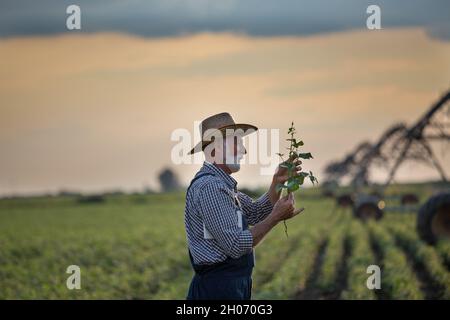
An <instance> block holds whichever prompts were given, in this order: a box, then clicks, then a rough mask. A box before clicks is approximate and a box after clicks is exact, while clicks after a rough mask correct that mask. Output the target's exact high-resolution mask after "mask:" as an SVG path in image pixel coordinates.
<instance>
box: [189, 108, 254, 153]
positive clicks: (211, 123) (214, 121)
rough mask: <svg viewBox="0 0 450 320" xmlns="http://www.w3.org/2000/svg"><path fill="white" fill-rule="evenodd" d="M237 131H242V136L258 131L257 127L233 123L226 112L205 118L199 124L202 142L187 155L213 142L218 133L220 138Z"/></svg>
mask: <svg viewBox="0 0 450 320" xmlns="http://www.w3.org/2000/svg"><path fill="white" fill-rule="evenodd" d="M227 129H233V130H227ZM238 129H241V130H242V131H243V135H244V136H245V135H248V134H250V133H253V132H255V131H256V130H258V128H257V127H255V126H253V125H251V124H246V123H235V122H234V120H233V118H232V117H231V115H230V114H229V113H228V112H222V113H218V114H215V115H213V116H211V117H209V118H206V119H205V120H203V121H202V122H201V123H200V132H201V135H202V141H200V142H199V143H197V145H196V146H195V147H194V148H193V149H192V150H191V151H189V153H188V154H193V153H196V152H199V151H202V150H203V149H204V148H205V147H206V146H207V145H208V144H210V143H211V142H212V141H214V137H215V136H216V135H217V132H218V131H220V132H221V134H222V136H225V135H233V132H234V131H235V130H238ZM249 129H250V130H249ZM205 133H206V134H205Z"/></svg>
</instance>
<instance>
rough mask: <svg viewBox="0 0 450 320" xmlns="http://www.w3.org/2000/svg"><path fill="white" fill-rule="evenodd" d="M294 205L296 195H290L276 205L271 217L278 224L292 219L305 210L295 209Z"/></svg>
mask: <svg viewBox="0 0 450 320" xmlns="http://www.w3.org/2000/svg"><path fill="white" fill-rule="evenodd" d="M294 204H295V200H294V195H293V194H292V193H289V194H288V195H287V196H285V197H283V198H281V199H280V200H278V201H277V202H276V203H275V205H274V207H273V210H272V213H271V214H270V215H271V216H272V218H273V219H274V220H275V221H276V222H277V223H278V222H280V221H282V220H287V219H291V218H293V217H295V216H296V215H298V214H299V213H300V212H302V211H303V210H305V208H300V209H295V207H294Z"/></svg>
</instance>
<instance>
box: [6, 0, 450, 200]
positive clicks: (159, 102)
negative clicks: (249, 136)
mask: <svg viewBox="0 0 450 320" xmlns="http://www.w3.org/2000/svg"><path fill="white" fill-rule="evenodd" d="M20 2H23V3H22V4H20ZM70 3H71V2H65V1H58V2H55V1H39V2H36V1H17V0H16V1H2V3H1V4H0V9H1V10H0V150H1V156H0V194H3V195H9V194H17V193H41V192H57V191H58V190H61V189H65V190H82V191H84V192H97V191H100V190H113V189H123V190H127V191H135V190H142V189H143V188H144V187H145V186H149V187H151V188H154V189H157V188H158V182H157V179H156V176H157V174H158V172H160V171H161V170H162V169H163V168H164V167H171V168H172V169H174V170H175V171H176V173H177V174H178V176H179V178H180V180H181V181H182V183H184V184H187V183H188V182H189V180H190V179H191V178H192V176H193V174H194V173H195V171H196V170H198V168H199V165H175V164H173V163H172V162H171V149H172V148H173V147H174V145H175V142H173V141H171V139H170V137H171V133H172V132H173V131H174V130H176V129H178V128H186V129H187V130H189V131H191V132H193V131H194V121H200V120H202V119H204V118H205V117H207V116H209V115H211V114H214V113H218V112H222V111H228V112H230V113H231V114H232V115H233V117H234V119H235V120H236V121H237V122H244V123H251V124H254V125H256V126H257V127H259V128H267V129H280V130H281V132H282V133H283V132H284V131H286V130H287V128H288V126H289V124H290V122H291V121H295V123H296V126H297V130H298V132H299V135H300V136H301V138H302V139H303V140H304V142H305V148H307V149H308V151H310V152H312V153H313V155H314V156H315V158H314V159H313V160H308V161H305V163H304V168H305V169H308V170H309V169H311V170H313V171H314V172H316V175H317V176H318V178H319V181H320V178H321V175H322V169H323V167H324V166H325V164H326V163H328V162H329V161H330V160H335V159H336V158H340V157H342V156H343V155H344V154H345V153H347V152H348V151H350V150H351V149H352V148H353V147H354V146H355V145H356V144H358V143H359V142H361V141H363V140H370V141H375V140H376V139H377V137H378V136H379V135H381V134H382V132H383V131H384V130H385V129H386V128H387V127H388V126H390V125H391V124H393V123H395V122H398V121H405V122H407V123H408V124H411V123H413V122H414V121H415V120H417V119H418V118H419V117H420V116H421V115H422V114H423V113H424V112H425V111H426V110H427V108H428V107H430V106H431V104H432V103H433V102H435V101H436V100H437V99H439V97H440V96H441V95H442V94H443V93H444V92H445V91H446V90H448V89H449V88H450V62H449V58H448V57H450V42H449V37H448V34H449V31H450V28H449V27H448V23H449V21H450V19H449V13H450V10H449V9H450V6H449V4H448V2H444V1H431V2H425V1H395V4H392V2H387V1H381V2H378V3H379V4H380V7H381V10H382V11H381V12H382V29H381V30H368V29H366V27H365V19H366V17H367V14H366V12H365V8H366V7H367V5H366V4H365V2H364V1H362V2H361V1H344V3H345V5H344V6H339V7H337V2H335V1H328V2H324V1H314V2H313V1H311V2H309V1H303V2H301V1H300V2H299V1H287V0H285V1H263V2H256V1H240V2H238V1H220V2H218V1H214V2H213V1H167V0H165V1H146V2H144V1H108V5H107V6H106V5H105V1H95V2H94V1H89V2H87V1H78V4H79V5H80V7H81V10H82V30H80V31H76V32H74V31H69V30H66V29H65V19H66V17H67V15H66V14H65V6H66V5H68V4H70ZM62 4H64V5H62ZM193 142H194V141H193ZM195 142H197V141H195ZM447 149H448V148H447ZM445 151H446V148H445V146H444V147H442V146H440V145H436V152H437V154H438V156H439V157H440V159H441V162H442V163H443V164H444V167H445V168H446V169H447V172H449V173H450V165H449V163H450V162H449V161H448V157H447V158H445V157H444V156H445ZM447 156H448V155H447ZM445 159H447V161H445ZM236 178H237V180H238V181H239V185H241V186H251V187H254V186H260V185H267V184H268V183H269V182H270V176H263V175H261V174H260V172H259V167H258V166H257V165H245V166H243V168H242V170H241V171H240V172H239V173H238V174H237V175H236ZM435 178H437V174H436V173H435V172H434V171H433V170H430V169H428V168H426V167H423V166H418V165H411V164H410V165H405V166H403V167H402V168H401V170H400V172H399V173H398V175H397V179H398V180H399V181H410V180H414V181H416V180H421V179H435Z"/></svg>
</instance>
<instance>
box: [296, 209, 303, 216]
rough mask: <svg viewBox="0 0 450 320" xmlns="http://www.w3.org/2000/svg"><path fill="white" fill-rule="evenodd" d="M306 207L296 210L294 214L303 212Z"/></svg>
mask: <svg viewBox="0 0 450 320" xmlns="http://www.w3.org/2000/svg"><path fill="white" fill-rule="evenodd" d="M303 210H305V208H300V209H297V210H295V211H294V216H296V215H298V214H299V213H302V212H303Z"/></svg>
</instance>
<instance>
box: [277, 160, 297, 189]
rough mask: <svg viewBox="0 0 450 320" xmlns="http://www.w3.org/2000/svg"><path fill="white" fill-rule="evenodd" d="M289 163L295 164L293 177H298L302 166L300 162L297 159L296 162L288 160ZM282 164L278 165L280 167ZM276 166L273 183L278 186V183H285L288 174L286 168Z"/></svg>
mask: <svg viewBox="0 0 450 320" xmlns="http://www.w3.org/2000/svg"><path fill="white" fill-rule="evenodd" d="M288 161H289V162H292V161H293V162H294V164H295V171H294V175H298V174H299V173H300V171H302V167H300V165H301V164H302V162H301V161H300V160H299V159H296V160H292V159H289V160H288ZM281 164H282V163H280V165H281ZM280 165H279V166H278V168H277V170H276V172H275V174H274V175H273V179H272V181H273V183H275V184H278V183H285V182H286V181H287V179H288V178H289V173H288V169H287V168H283V167H281V166H280Z"/></svg>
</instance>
